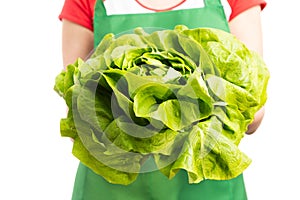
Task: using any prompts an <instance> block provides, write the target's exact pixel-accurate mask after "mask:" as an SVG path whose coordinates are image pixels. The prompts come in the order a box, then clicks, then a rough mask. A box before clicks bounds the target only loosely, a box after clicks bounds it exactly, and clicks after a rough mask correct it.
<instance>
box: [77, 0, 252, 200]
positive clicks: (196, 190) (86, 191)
mask: <svg viewBox="0 0 300 200" xmlns="http://www.w3.org/2000/svg"><path fill="white" fill-rule="evenodd" d="M107 1H110V0H107ZM199 1H201V0H199ZM204 4H205V6H204V7H202V8H192V9H184V10H171V11H166V12H156V13H139V14H117V15H109V16H108V15H107V12H106V9H105V6H104V4H103V2H102V0H98V1H97V2H96V5H95V17H94V45H95V46H97V45H98V44H99V42H100V41H101V39H102V38H103V36H104V35H106V34H107V33H114V34H115V35H117V34H120V33H123V32H126V31H129V30H132V29H134V28H136V27H146V28H147V27H151V28H158V29H174V27H175V26H176V25H178V24H182V25H186V26H187V27H188V28H190V29H191V28H197V27H212V28H218V29H222V30H224V31H227V32H229V28H228V23H227V20H226V17H225V14H224V10H223V7H222V4H221V3H220V0H204ZM246 199H247V197H246V191H245V186H244V180H243V175H240V176H238V177H236V178H234V179H231V180H224V181H216V180H204V181H202V182H200V183H198V184H189V183H188V176H187V174H186V172H185V171H184V170H181V171H179V172H178V173H177V174H176V176H175V177H174V178H173V179H171V180H169V179H168V178H167V177H165V176H164V175H163V174H162V173H161V172H160V171H153V172H147V173H141V174H139V176H138V178H137V179H136V181H135V182H133V183H132V184H130V185H127V186H124V185H117V184H111V183H108V182H107V181H106V180H105V179H103V178H102V177H101V176H99V175H97V174H95V173H94V172H93V171H92V170H90V169H89V168H88V167H86V166H84V165H83V164H82V163H80V164H79V167H78V171H77V174H76V180H75V184H74V190H73V196H72V200H246Z"/></svg>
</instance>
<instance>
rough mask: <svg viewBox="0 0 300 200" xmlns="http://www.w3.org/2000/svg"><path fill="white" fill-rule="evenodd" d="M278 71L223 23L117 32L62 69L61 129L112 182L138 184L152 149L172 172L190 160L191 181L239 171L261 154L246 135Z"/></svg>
mask: <svg viewBox="0 0 300 200" xmlns="http://www.w3.org/2000/svg"><path fill="white" fill-rule="evenodd" d="M268 79H269V72H268V70H267V68H266V66H265V64H264V62H263V60H262V58H261V57H260V56H259V55H258V54H256V53H255V52H252V51H250V50H248V49H247V48H246V47H245V45H244V44H242V43H241V42H240V41H238V40H237V39H236V38H235V37H234V36H233V35H231V34H229V33H226V32H223V31H221V30H216V29H211V28H198V29H188V28H187V27H184V26H177V27H176V28H175V29H174V30H162V31H155V32H153V33H151V34H148V33H146V32H145V31H144V30H143V29H141V28H137V29H136V30H135V32H134V33H132V34H125V35H122V36H120V37H117V38H116V37H115V36H114V35H113V34H108V35H106V36H105V37H104V39H103V40H102V42H101V43H100V44H99V46H98V47H97V49H96V50H95V52H94V54H93V55H92V56H91V58H90V59H88V60H87V61H86V62H84V61H82V60H80V59H78V61H77V62H75V63H74V64H72V65H69V66H67V68H66V70H65V71H62V72H61V73H60V74H59V75H58V76H57V77H56V82H55V87H54V89H55V91H56V92H57V93H58V94H59V95H60V96H62V97H63V98H64V100H65V101H66V104H67V106H68V107H69V111H68V115H67V117H66V118H64V119H61V124H60V126H61V135H62V136H67V137H71V138H73V139H74V146H73V154H74V155H75V156H76V157H77V158H78V159H79V160H80V161H81V162H83V163H84V164H85V165H87V166H88V167H90V168H91V169H92V170H93V171H94V172H95V173H97V174H99V175H101V176H103V177H104V178H105V179H106V180H107V181H109V182H111V183H116V184H124V185H127V184H130V183H132V182H133V181H134V180H135V179H136V178H137V176H138V173H139V172H140V170H141V167H142V165H143V163H144V162H145V160H147V159H148V158H149V157H153V158H154V161H155V163H156V165H157V167H158V168H159V169H160V171H161V172H162V173H163V174H164V175H166V176H167V177H168V178H172V177H173V176H175V175H176V173H177V172H178V170H180V169H184V170H186V171H187V173H188V176H189V182H190V183H199V182H200V181H202V180H204V179H216V180H224V179H230V178H233V177H236V176H238V175H239V174H241V173H242V172H243V170H245V169H246V168H247V167H248V166H249V164H250V162H251V160H250V159H249V158H248V157H247V156H246V155H245V154H244V153H243V152H241V151H240V150H239V148H238V144H239V142H240V140H241V139H242V138H243V136H244V133H245V131H246V130H247V126H248V125H249V124H250V123H251V122H252V120H253V118H254V114H255V113H256V112H257V111H258V110H259V109H260V108H261V107H262V106H263V105H264V103H265V102H266V98H267V94H266V88H267V83H268Z"/></svg>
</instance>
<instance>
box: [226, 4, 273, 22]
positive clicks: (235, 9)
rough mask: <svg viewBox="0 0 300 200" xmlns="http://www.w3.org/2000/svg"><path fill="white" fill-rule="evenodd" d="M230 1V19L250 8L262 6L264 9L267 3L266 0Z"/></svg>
mask: <svg viewBox="0 0 300 200" xmlns="http://www.w3.org/2000/svg"><path fill="white" fill-rule="evenodd" d="M228 3H229V5H230V7H231V14H230V16H229V21H230V20H232V19H233V18H235V17H236V16H238V15H239V14H241V13H242V12H244V11H245V10H247V9H249V8H252V7H254V6H260V7H261V9H262V10H263V9H264V8H265V6H266V5H267V3H266V1H264V0H228Z"/></svg>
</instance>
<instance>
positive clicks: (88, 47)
mask: <svg viewBox="0 0 300 200" xmlns="http://www.w3.org/2000/svg"><path fill="white" fill-rule="evenodd" d="M93 42H94V34H93V32H92V31H91V30H89V29H87V28H85V27H83V26H81V25H78V24H76V23H73V22H71V21H68V20H65V19H63V20H62V55H63V65H64V67H66V66H67V65H68V64H72V63H74V62H75V61H76V59H77V58H82V59H83V60H84V59H86V57H87V56H88V55H89V53H90V52H91V51H92V50H93Z"/></svg>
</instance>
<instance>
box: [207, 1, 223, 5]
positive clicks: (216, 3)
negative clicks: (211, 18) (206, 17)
mask: <svg viewBox="0 0 300 200" xmlns="http://www.w3.org/2000/svg"><path fill="white" fill-rule="evenodd" d="M204 3H205V6H222V3H221V1H220V0H204Z"/></svg>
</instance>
